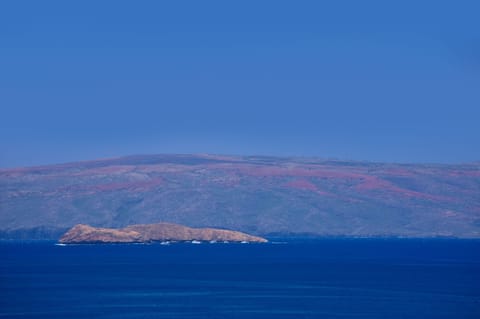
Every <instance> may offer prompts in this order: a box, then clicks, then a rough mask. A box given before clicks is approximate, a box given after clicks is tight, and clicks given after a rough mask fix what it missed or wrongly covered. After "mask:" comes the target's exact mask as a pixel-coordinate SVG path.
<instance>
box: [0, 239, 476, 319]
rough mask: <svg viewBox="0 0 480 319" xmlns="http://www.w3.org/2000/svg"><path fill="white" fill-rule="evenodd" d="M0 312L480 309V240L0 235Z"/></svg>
mask: <svg viewBox="0 0 480 319" xmlns="http://www.w3.org/2000/svg"><path fill="white" fill-rule="evenodd" d="M0 258H1V262H0V318H475V319H478V318H480V241H467V240H386V239H385V240H379V239H377V240H372V239H355V240H343V239H337V240H318V241H311V242H294V243H289V244H283V245H275V244H265V245H258V244H257V245H255V244H247V245H240V244H202V245H188V244H178V245H170V246H162V245H76V246H65V247H60V246H55V245H54V243H52V242H48V243H45V242H44V243H26V242H21V243H19V242H2V243H0Z"/></svg>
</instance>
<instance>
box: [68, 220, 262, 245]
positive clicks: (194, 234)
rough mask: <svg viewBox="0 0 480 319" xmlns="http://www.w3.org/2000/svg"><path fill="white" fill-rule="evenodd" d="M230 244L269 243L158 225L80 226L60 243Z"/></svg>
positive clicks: (209, 230)
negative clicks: (156, 242) (178, 242)
mask: <svg viewBox="0 0 480 319" xmlns="http://www.w3.org/2000/svg"><path fill="white" fill-rule="evenodd" d="M192 240H198V241H229V242H252V243H265V242H267V240H266V239H265V238H261V237H257V236H251V235H248V234H245V233H241V232H238V231H232V230H224V229H216V228H190V227H186V226H182V225H177V224H170V223H158V224H148V225H132V226H128V227H125V228H122V229H113V228H96V227H92V226H89V225H82V224H79V225H76V226H74V227H72V228H71V229H70V230H69V231H67V232H66V233H65V234H64V235H63V236H62V237H61V238H60V240H59V242H60V243H64V244H82V243H141V242H152V241H192Z"/></svg>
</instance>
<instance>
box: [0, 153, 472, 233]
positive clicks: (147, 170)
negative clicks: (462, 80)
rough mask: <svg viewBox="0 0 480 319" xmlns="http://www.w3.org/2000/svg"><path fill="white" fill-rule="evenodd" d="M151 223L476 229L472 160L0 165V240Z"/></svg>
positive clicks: (194, 158)
mask: <svg viewBox="0 0 480 319" xmlns="http://www.w3.org/2000/svg"><path fill="white" fill-rule="evenodd" d="M158 221H165V222H168V223H175V224H182V225H188V226H190V227H195V228H199V227H203V228H205V227H208V228H222V229H232V230H238V231H242V232H245V233H249V234H255V235H258V236H266V237H268V236H283V237H288V236H296V237H298V236H302V237H303V236H313V237H315V236H354V237H358V236H362V237H364V236H366V237H379V236H381V237H392V236H393V237H461V238H479V237H480V163H478V162H477V163H468V164H449V165H447V164H391V163H372V162H359V161H340V160H328V159H319V158H286V157H258V156H244V157H242V156H218V155H144V156H129V157H123V158H114V159H103V160H94V161H84V162H76V163H67V164H60V165H48V166H39V167H26V168H12V169H2V170H0V238H22V239H58V238H59V237H60V236H61V235H62V234H63V233H65V231H67V230H68V229H70V228H71V227H73V226H74V225H77V224H88V225H92V226H93V227H99V228H115V229H123V228H125V227H127V226H128V225H134V224H154V223H157V222H158ZM125 229H127V230H128V229H129V228H128V227H127V228H125ZM120 235H122V234H120ZM123 235H125V234H123Z"/></svg>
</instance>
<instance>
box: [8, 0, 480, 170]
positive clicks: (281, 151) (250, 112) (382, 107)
mask: <svg viewBox="0 0 480 319" xmlns="http://www.w3.org/2000/svg"><path fill="white" fill-rule="evenodd" d="M479 14H480V2H479V1H448V2H447V1H445V2H444V1H341V0H340V1H293V0H292V1H259V0H257V1H2V2H1V3H0V108H1V115H0V166H1V167H13V166H25V165H37V164H46V163H59V162H65V161H75V160H84V159H95V158H100V157H111V156H120V155H129V154H144V153H220V154H270V155H298V156H320V157H336V158H343V159H357V160H371V161H390V162H466V161H474V160H480V18H479Z"/></svg>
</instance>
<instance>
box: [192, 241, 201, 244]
mask: <svg viewBox="0 0 480 319" xmlns="http://www.w3.org/2000/svg"><path fill="white" fill-rule="evenodd" d="M201 243H202V242H201V241H198V240H192V244H201Z"/></svg>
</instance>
